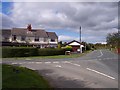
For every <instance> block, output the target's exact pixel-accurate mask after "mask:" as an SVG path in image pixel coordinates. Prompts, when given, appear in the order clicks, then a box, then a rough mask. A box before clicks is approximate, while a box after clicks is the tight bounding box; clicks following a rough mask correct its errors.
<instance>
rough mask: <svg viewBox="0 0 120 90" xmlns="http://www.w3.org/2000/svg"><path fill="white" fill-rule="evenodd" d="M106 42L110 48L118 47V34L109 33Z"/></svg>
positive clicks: (119, 34) (119, 38)
mask: <svg viewBox="0 0 120 90" xmlns="http://www.w3.org/2000/svg"><path fill="white" fill-rule="evenodd" d="M106 41H107V44H108V45H111V46H112V47H118V46H119V45H118V43H120V32H117V33H109V34H108V35H107V37H106Z"/></svg>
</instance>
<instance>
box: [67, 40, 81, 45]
mask: <svg viewBox="0 0 120 90" xmlns="http://www.w3.org/2000/svg"><path fill="white" fill-rule="evenodd" d="M72 42H77V43H79V44H80V42H79V41H76V40H73V41H71V42H68V43H67V44H66V45H68V44H70V43H72Z"/></svg>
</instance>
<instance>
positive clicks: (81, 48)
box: [80, 26, 82, 53]
mask: <svg viewBox="0 0 120 90" xmlns="http://www.w3.org/2000/svg"><path fill="white" fill-rule="evenodd" d="M80 53H82V48H81V26H80Z"/></svg>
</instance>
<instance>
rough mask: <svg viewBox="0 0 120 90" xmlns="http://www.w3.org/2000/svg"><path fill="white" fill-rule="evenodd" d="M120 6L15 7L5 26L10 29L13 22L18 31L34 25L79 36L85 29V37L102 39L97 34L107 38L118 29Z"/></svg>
mask: <svg viewBox="0 0 120 90" xmlns="http://www.w3.org/2000/svg"><path fill="white" fill-rule="evenodd" d="M117 5H118V3H116V2H92V3H91V2H83V3H82V2H79V3H67V2H66V3H65V2H64V3H58V2H56V3H52V2H50V3H43V2H41V3H40V2H39V3H36V2H35V3H31V2H30V3H15V4H14V8H13V10H12V15H11V16H10V17H9V18H7V17H6V19H7V20H6V19H4V26H5V27H6V26H9V24H6V22H9V23H10V22H11V20H10V18H12V19H13V21H14V22H15V23H17V25H16V27H18V26H19V27H24V26H26V25H27V24H28V23H31V24H32V25H33V27H38V28H39V27H40V26H43V27H44V28H47V29H55V30H56V29H64V30H65V29H68V30H71V31H73V32H78V31H79V26H80V25H81V26H82V29H83V31H82V32H83V33H84V34H85V33H88V35H90V36H92V35H93V36H95V37H94V38H95V39H99V37H97V36H96V34H99V33H101V34H99V35H101V37H105V35H106V34H107V33H108V32H112V30H114V29H115V28H117V20H116V18H118V6H117ZM21 7H22V8H21ZM5 24H6V25H5ZM9 27H10V26H9ZM115 30H116V29H115ZM102 33H105V34H102Z"/></svg>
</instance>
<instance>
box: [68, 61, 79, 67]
mask: <svg viewBox="0 0 120 90" xmlns="http://www.w3.org/2000/svg"><path fill="white" fill-rule="evenodd" d="M70 64H72V65H75V66H80V65H79V64H76V63H71V62H70Z"/></svg>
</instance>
